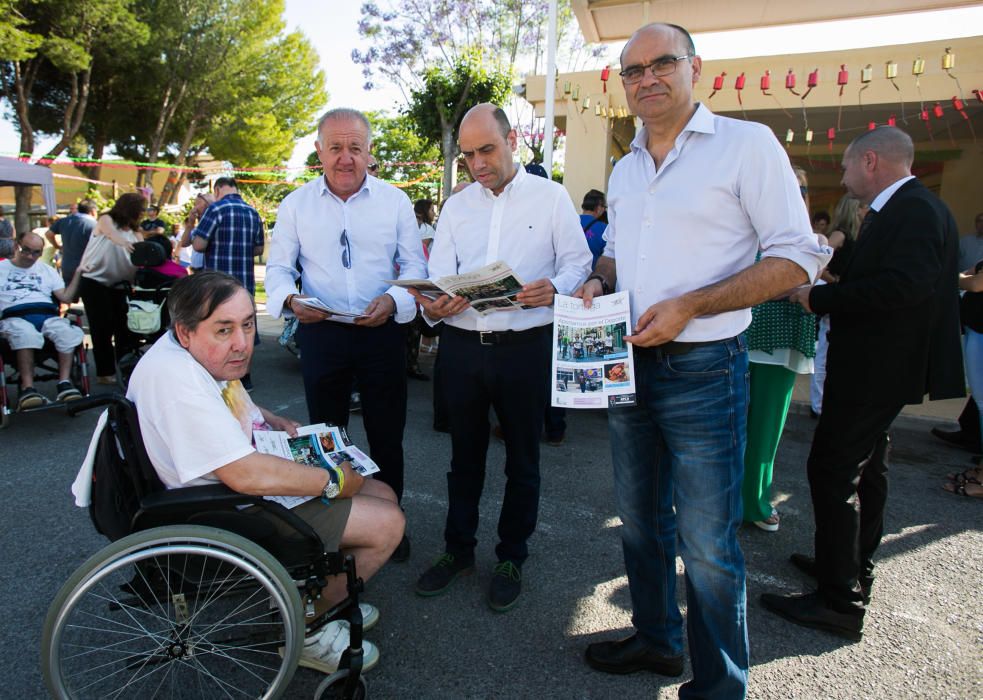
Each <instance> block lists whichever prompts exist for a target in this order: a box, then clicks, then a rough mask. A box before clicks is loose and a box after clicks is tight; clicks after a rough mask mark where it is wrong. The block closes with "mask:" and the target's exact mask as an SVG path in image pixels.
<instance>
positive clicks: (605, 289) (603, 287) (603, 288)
mask: <svg viewBox="0 0 983 700" xmlns="http://www.w3.org/2000/svg"><path fill="white" fill-rule="evenodd" d="M591 280H597V281H598V282H600V283H601V294H610V293H611V287H610V286H608V282H607V280H606V279H604V278H603V277H601V276H600V275H591V276H590V277H588V278H587V279H586V280H584V284H587V283H588V282H590V281H591Z"/></svg>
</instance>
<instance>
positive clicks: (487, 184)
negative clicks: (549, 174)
mask: <svg viewBox="0 0 983 700" xmlns="http://www.w3.org/2000/svg"><path fill="white" fill-rule="evenodd" d="M516 139H517V137H516V133H515V130H514V129H513V128H512V126H511V125H510V124H509V120H508V117H507V116H506V115H505V112H504V111H503V110H502V109H501V108H499V107H496V106H495V105H492V104H487V103H486V104H480V105H477V106H475V107H472V108H471V109H470V110H469V111H468V113H467V114H466V115H465V116H464V119H463V120H462V121H461V127H460V130H459V137H458V143H459V146H460V149H461V153H462V154H463V155H464V158H465V160H466V162H467V164H468V171H469V172H470V173H471V174H472V175H473V176H474V178H475V180H476V181H477V183H476V184H474V185H472V186H470V187H466V188H465V189H464V190H463V191H462V192H461V193H460V194H457V195H454V196H453V197H451V198H449V199H448V200H447V202H446V203H445V204H444V207H443V209H442V210H441V212H440V221H439V223H438V226H439V228H438V230H437V238H436V242H435V243H434V248H433V251H432V254H431V256H430V265H429V271H430V277H431V278H432V279H436V278H439V277H442V276H444V275H448V274H460V273H466V272H470V271H473V270H476V269H478V268H480V267H483V266H485V265H487V264H488V263H489V262H493V261H495V260H503V261H505V262H506V263H507V264H509V265H510V266H511V267H512V269H513V270H514V271H515V273H516V275H518V276H519V277H520V278H522V279H525V280H530V281H529V282H528V283H527V284H526V285H525V286H523V288H522V291H521V292H520V293H519V294H518V296H517V299H518V301H520V302H522V303H523V304H525V305H526V306H527V307H529V308H524V309H519V310H515V311H510V312H508V313H498V314H491V315H488V316H480V315H479V314H478V313H477V312H476V311H474V310H473V309H471V307H470V306H469V305H468V303H467V301H466V300H465V299H464V298H462V297H449V296H447V295H445V294H444V295H441V296H440V297H438V298H437V299H435V300H434V299H429V298H427V297H425V296H423V295H422V294H420V293H418V292H416V291H415V290H414V296H415V297H416V300H417V302H418V303H419V304H420V306H421V307H422V308H423V313H424V317H425V318H426V319H427V320H428V322H430V323H436V322H437V321H440V320H443V321H444V330H443V331H442V333H441V341H440V352H441V355H442V360H441V362H442V365H441V367H442V369H441V371H442V372H443V378H442V387H443V390H444V391H443V395H444V400H445V402H446V405H447V409H448V417H449V422H450V429H451V468H450V472H449V473H448V475H447V494H448V507H447V520H446V526H445V529H444V541H445V544H444V553H443V554H442V555H440V557H438V559H437V560H436V562H435V563H434V564H433V565H432V566H431V567H430V568H429V569H427V570H426V571H424V572H423V574H422V575H421V576H420V578H419V579H418V580H417V583H416V592H417V594H418V595H421V596H436V595H439V594H441V593H443V592H445V591H446V590H447V589H448V587H449V586H450V585H451V584H452V583H453V582H454V580H455V579H457V577H458V576H459V575H461V574H463V573H466V572H469V571H472V570H473V569H474V564H475V553H474V551H475V547H476V545H477V539H476V534H477V530H478V519H479V512H478V507H479V502H480V500H481V492H482V490H483V488H484V480H485V466H486V460H487V452H488V440H489V424H488V411H489V408H490V407H492V406H493V407H494V408H495V413H496V414H497V416H498V419H499V421H501V427H502V433H503V436H504V439H505V474H506V485H505V495H504V498H503V501H502V508H501V513H500V514H499V520H498V537H499V544H498V546H497V547H496V548H495V555H496V557H497V559H498V563H497V564H496V566H495V567H494V570H493V573H492V578H491V583H490V585H489V587H488V593H487V603H488V605H489V607H491V608H492V609H493V610H495V611H497V612H505V611H507V610H510V609H511V608H512V607H513V606H514V605H515V604H516V602H517V600H518V598H519V594H520V592H521V589H522V565H523V563H524V562H525V560H526V558H527V556H528V545H527V541H528V539H529V537H530V536H531V535H532V533H533V531H534V530H535V529H536V519H537V514H538V509H539V490H540V476H539V438H540V425H541V421H542V419H543V418H542V417H543V411H544V410H545V408H546V406H547V404H548V402H549V388H550V386H551V384H552V382H551V381H550V371H551V370H550V351H551V348H552V345H553V340H552V321H553V311H552V309H551V308H550V307H551V306H552V304H553V296H554V295H555V294H557V293H561V294H569V293H571V292H572V291H573V290H574V289H576V288H577V287H578V285H580V284H581V283H582V281H583V279H584V278H585V277H586V276H587V274H588V272H589V270H590V251H589V250H588V248H587V244H586V242H585V241H584V236H583V233H581V231H580V227H579V223H578V221H577V212H576V209H574V206H573V202H571V201H570V196H569V195H568V194H567V193H566V190H564V189H563V187H562V186H561V185H559V184H557V183H555V182H552V181H551V180H548V179H545V178H541V177H534V176H532V175H530V174H529V173H527V172H526V170H525V169H523V167H522V166H521V165H519V164H517V163H515V162H514V160H513V155H514V153H515V149H516Z"/></svg>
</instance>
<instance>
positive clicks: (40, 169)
mask: <svg viewBox="0 0 983 700" xmlns="http://www.w3.org/2000/svg"><path fill="white" fill-rule="evenodd" d="M14 185H40V186H41V194H42V195H43V196H44V208H45V211H47V212H48V216H54V215H55V212H56V211H57V205H56V204H55V184H54V177H53V176H52V174H51V168H46V167H44V166H43V165H31V164H30V163H25V162H23V161H20V160H17V159H16V158H0V187H13V186H14Z"/></svg>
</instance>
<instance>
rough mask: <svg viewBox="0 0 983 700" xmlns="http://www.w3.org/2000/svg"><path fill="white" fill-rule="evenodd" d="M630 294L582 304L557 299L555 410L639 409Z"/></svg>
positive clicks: (553, 399) (561, 297) (625, 293)
mask: <svg viewBox="0 0 983 700" xmlns="http://www.w3.org/2000/svg"><path fill="white" fill-rule="evenodd" d="M630 328H631V314H630V313H629V309H628V292H619V293H617V294H608V295H607V296H603V297H597V298H596V299H594V302H593V304H591V307H590V308H589V309H585V308H584V302H583V300H582V299H576V298H574V297H565V296H562V295H559V294H557V295H556V298H555V301H554V304H553V375H552V376H553V392H552V405H553V406H561V407H563V408H608V407H610V406H633V405H634V404H635V366H634V362H633V359H632V348H631V344H630V343H628V342H626V341H625V336H627V335H630V334H631V330H630Z"/></svg>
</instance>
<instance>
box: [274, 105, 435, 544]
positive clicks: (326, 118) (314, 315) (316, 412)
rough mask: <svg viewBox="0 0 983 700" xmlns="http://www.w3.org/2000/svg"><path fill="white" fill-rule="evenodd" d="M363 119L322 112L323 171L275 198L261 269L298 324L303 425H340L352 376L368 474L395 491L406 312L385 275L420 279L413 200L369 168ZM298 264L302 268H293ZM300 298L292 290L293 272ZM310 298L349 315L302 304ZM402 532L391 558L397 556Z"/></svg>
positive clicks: (407, 301) (410, 311)
mask: <svg viewBox="0 0 983 700" xmlns="http://www.w3.org/2000/svg"><path fill="white" fill-rule="evenodd" d="M370 134H371V131H370V126H369V122H368V119H366V117H365V115H364V114H362V113H361V112H359V111H357V110H354V109H347V108H339V109H332V110H330V111H328V112H326V113H325V114H324V115H323V116H322V117H321V119H320V121H319V123H318V130H317V140H316V141H315V144H314V148H315V150H316V151H317V154H318V158H319V159H320V161H321V165H322V166H323V168H324V176H323V177H319V178H317V179H314V180H311V181H310V182H308V183H307V184H305V185H304V186H303V187H300V188H298V189H296V190H294V191H293V192H291V193H290V194H289V195H287V196H286V198H284V200H283V201H282V202H281V203H280V208H279V210H278V212H277V222H276V229H275V231H274V235H273V237H272V239H271V244H270V257H269V262H268V263H267V267H266V293H267V307H266V308H267V310H268V311H269V313H270V315H271V316H273V317H274V318H278V317H279V316H280V315H281V314H283V313H287V312H289V313H292V314H294V315H295V316H296V317H297V319H298V321H300V324H299V326H298V328H297V334H296V338H297V344H298V345H299V347H300V363H301V371H302V372H303V375H304V393H305V395H306V397H307V409H308V413H309V414H310V420H311V422H312V423H322V422H324V423H333V424H334V425H340V426H346V425H348V420H349V408H350V406H351V388H352V382H353V380H357V381H358V388H359V392H360V394H361V401H362V417H363V420H364V424H365V433H366V437H367V438H368V441H369V452H370V455H371V457H372V459H373V460H374V461H375V462H376V464H378V465H379V469H380V471H379V473H378V474H376V476H375V478H377V479H380V480H381V481H383V482H385V483H387V484H389V486H391V487H392V489H393V491H394V492H395V493H396V496H397V498H399V499H400V500H401V499H402V496H403V478H404V474H403V472H404V463H403V429H404V427H405V425H406V338H405V335H404V332H403V329H402V327H401V326H400V325H399V324H401V323H407V322H409V321H411V320H412V319H413V318H414V317H415V316H416V303H415V302H414V301H413V297H411V296H410V295H409V294H408V293H407V292H406V290H404V289H401V288H399V287H396V286H389V285H387V284H386V282H385V280H390V279H394V278H395V276H396V274H397V272H396V268H397V266H398V269H399V273H398V275H399V277H401V278H406V279H419V278H421V277H426V274H427V272H426V262H425V261H424V259H423V251H422V249H421V247H420V234H419V233H418V231H417V225H416V217H415V216H414V215H413V205H412V204H411V203H410V200H409V198H408V197H407V196H406V194H405V193H404V192H402V191H401V190H399V189H398V188H396V187H394V186H393V185H390V184H388V183H386V182H383V181H382V180H379V179H377V178H375V177H373V176H372V175H371V174H368V164H369V158H370V148H371V145H372V139H371V136H370ZM298 263H299V265H300V269H301V272H298V271H297V265H298ZM298 277H299V278H300V281H301V293H300V294H298V293H297V279H298ZM305 297H316V298H318V299H320V300H321V301H322V302H323V303H324V304H326V305H327V306H328V307H330V308H332V309H335V310H337V311H340V312H343V313H347V314H350V315H351V316H354V317H355V318H354V320H353V319H352V318H351V316H342V315H332V314H331V313H328V312H325V311H319V310H317V309H314V308H312V307H310V306H307V305H305V304H304V303H302V301H301V300H302V299H304V298H305ZM409 555H410V541H409V539H408V537H406V536H404V537H403V540H402V541H401V542H400V545H399V547H397V549H396V551H395V552H394V554H393V559H394V560H397V561H405V560H406V559H407V558H408V557H409Z"/></svg>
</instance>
